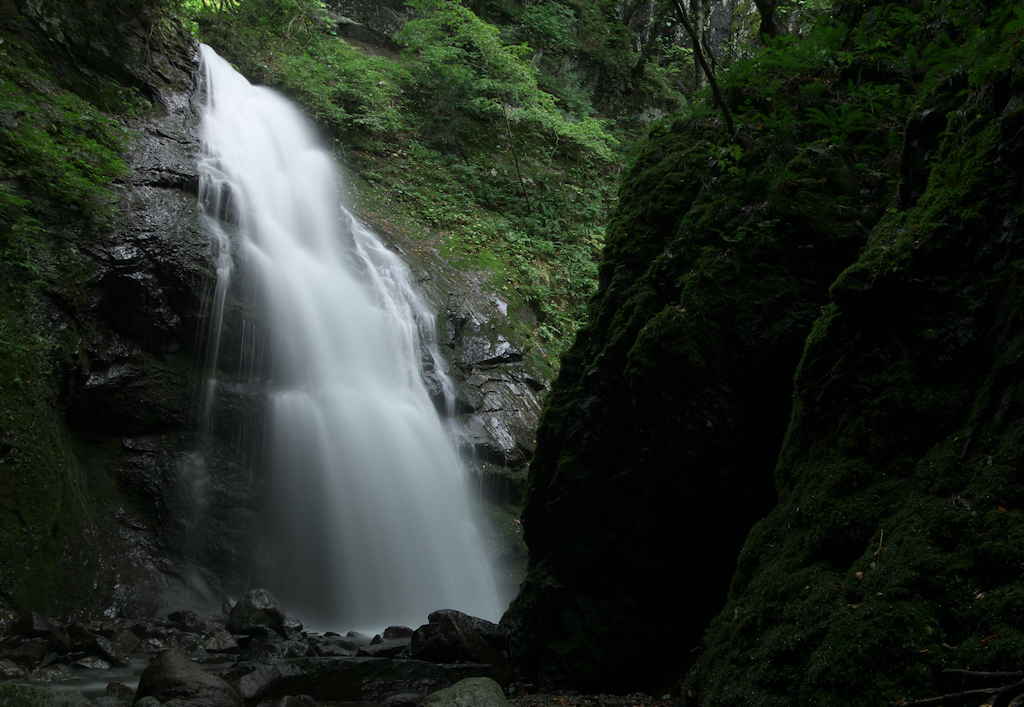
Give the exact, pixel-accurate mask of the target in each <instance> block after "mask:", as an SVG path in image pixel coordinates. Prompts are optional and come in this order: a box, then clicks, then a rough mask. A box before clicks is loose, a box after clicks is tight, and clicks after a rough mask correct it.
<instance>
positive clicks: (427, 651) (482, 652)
mask: <svg viewBox="0 0 1024 707" xmlns="http://www.w3.org/2000/svg"><path fill="white" fill-rule="evenodd" d="M427 618H428V621H429V622H430V623H427V624H424V625H423V626H420V627H419V628H418V629H416V631H415V632H414V633H413V634H412V641H411V645H410V655H411V656H412V657H413V658H414V659H417V660H428V661H431V662H434V663H482V664H485V665H490V666H492V667H493V668H494V669H495V670H496V671H497V673H498V675H499V676H500V677H498V679H499V680H500V682H502V683H505V684H508V683H510V682H511V681H512V679H513V677H514V669H513V668H512V664H511V661H509V659H508V656H507V655H505V654H503V653H501V652H500V651H499V650H498V649H497V648H495V646H494V645H492V644H491V643H490V642H488V639H490V640H493V641H495V642H497V640H498V639H499V638H500V639H501V640H504V637H503V636H502V634H501V633H500V631H499V629H498V628H497V626H495V625H494V624H491V623H490V622H487V621H483V620H482V619H477V618H474V617H472V616H467V615H466V614H463V613H461V612H458V611H454V610H442V611H435V612H433V613H431V614H430V616H429V617H427Z"/></svg>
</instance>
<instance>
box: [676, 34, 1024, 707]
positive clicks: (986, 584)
mask: <svg viewBox="0 0 1024 707" xmlns="http://www.w3.org/2000/svg"><path fill="white" fill-rule="evenodd" d="M1000 29H1002V28H1001V26H1000V27H998V28H997V31H998V30H1000ZM1001 39H1002V36H1001V35H999V37H998V38H997V40H996V41H997V42H999V40H1001ZM996 46H997V47H998V48H999V49H1003V48H1004V47H1005V48H1006V49H1009V45H1007V44H1001V43H997V44H996ZM1011 57H1012V58H1009V57H1007V56H1006V55H1003V56H1001V57H998V58H997V59H996V58H994V59H991V60H986V61H989V62H990V63H991V65H993V66H996V67H997V68H996V69H994V70H993V71H992V72H991V74H990V75H988V76H987V77H986V79H985V80H984V81H979V82H977V83H972V84H968V83H967V82H966V79H965V77H963V76H953V77H952V79H951V80H949V81H948V82H944V83H943V84H942V85H940V86H938V87H937V88H936V89H935V90H934V91H932V92H931V93H929V94H928V95H926V96H925V98H924V100H923V101H922V105H921V106H920V111H921V112H920V113H919V114H917V115H915V116H914V117H912V118H911V120H910V123H909V125H910V127H908V130H907V133H906V145H905V147H904V154H903V160H902V162H903V170H904V175H905V176H906V175H907V171H908V170H910V169H920V166H921V165H927V169H926V170H922V171H921V172H918V174H917V175H916V177H917V179H914V180H908V179H905V180H904V184H905V185H906V186H907V188H908V189H910V188H912V189H913V193H912V194H907V195H905V198H904V202H903V208H902V209H900V210H896V209H894V210H893V211H892V212H891V213H890V214H889V215H887V216H886V217H885V218H884V219H882V220H881V221H880V222H879V223H878V225H877V226H876V227H875V229H874V231H873V233H872V236H871V239H870V243H869V245H868V247H867V248H866V249H865V250H864V251H863V253H861V255H860V257H859V258H858V259H857V260H856V261H855V262H854V263H853V264H852V265H851V266H850V267H849V268H847V269H846V270H845V271H844V272H843V273H842V275H841V276H840V277H839V278H838V279H837V280H836V282H835V283H834V284H833V285H832V287H831V291H830V293H831V303H830V304H829V305H828V306H827V307H826V309H825V310H824V312H823V315H822V316H821V317H820V318H819V319H818V320H817V321H816V322H815V324H814V329H813V332H812V334H811V336H810V337H809V338H808V341H807V346H806V349H805V351H804V355H803V358H802V361H801V363H800V366H799V369H798V370H797V373H796V378H795V382H796V392H795V396H794V403H793V416H792V419H791V422H790V426H789V431H788V433H787V436H786V440H785V444H784V445H783V446H782V451H781V454H780V457H779V464H778V467H777V468H776V472H775V477H776V482H777V486H778V490H779V502H778V505H777V506H776V508H775V509H774V510H773V511H772V512H771V513H770V514H769V515H768V516H767V517H766V518H764V519H763V520H761V521H760V522H758V523H757V524H756V525H755V526H754V528H753V529H752V530H751V531H750V534H749V535H748V537H747V540H746V544H745V545H744V547H743V551H742V552H741V553H740V555H739V560H738V563H737V569H736V574H735V576H734V577H733V580H732V585H731V588H730V592H729V598H728V603H727V604H726V605H725V608H724V609H723V611H722V613H721V614H720V615H719V616H718V617H717V618H716V619H715V621H714V622H713V623H712V624H711V628H710V630H709V632H708V635H707V638H706V641H705V643H706V650H705V652H704V653H703V655H702V656H701V658H700V660H699V662H698V665H697V666H696V668H695V670H694V671H693V672H692V673H691V675H690V677H689V679H688V681H687V683H686V686H685V689H684V694H686V695H689V696H691V698H692V700H691V702H692V704H700V705H713V704H725V703H731V704H733V705H755V704H776V705H797V704H814V705H878V704H886V703H896V704H899V703H900V701H903V700H905V701H906V702H908V703H913V702H915V701H916V700H920V699H924V698H929V697H936V696H938V695H943V694H949V693H954V692H961V691H964V690H965V689H967V688H970V687H973V686H975V685H971V684H970V683H969V682H968V683H964V682H963V680H965V679H966V680H969V679H970V678H971V676H970V675H966V676H964V675H960V676H957V675H955V674H953V675H951V674H949V673H945V674H944V673H943V672H942V671H943V670H944V669H947V668H949V669H969V670H972V671H976V673H983V672H992V673H995V672H999V671H1014V670H1019V665H1020V656H1021V655H1022V653H1024V630H1022V629H1024V627H1022V625H1021V623H1020V620H1019V617H1020V616H1022V615H1024V613H1022V612H1024V584H1022V581H1021V572H1020V568H1021V566H1022V563H1024V551H1022V547H1024V546H1022V545H1021V544H1020V542H1019V541H1018V540H1017V539H1018V538H1020V537H1021V536H1022V534H1024V513H1022V512H1021V510H1020V509H1021V507H1022V503H1024V495H1022V489H1024V485H1022V476H1021V473H1022V472H1021V469H1022V468H1024V466H1022V463H1024V459H1022V454H1024V436H1022V425H1021V410H1022V409H1024V377H1022V370H1024V369H1022V368H1021V360H1022V359H1021V357H1022V355H1024V334H1022V332H1024V295H1022V293H1024V289H1022V285H1024V282H1022V279H1021V269H1020V264H1021V263H1022V262H1024V221H1022V220H1021V205H1022V204H1024V80H1022V77H1024V55H1022V54H1021V52H1020V50H1019V49H1017V50H1015V52H1014V53H1013V54H1012V55H1011ZM933 112H934V113H937V114H938V115H939V116H941V117H942V119H941V120H940V121H938V123H937V124H935V125H934V127H933V129H932V134H931V135H930V136H929V135H926V134H924V132H923V131H922V130H921V129H920V128H921V126H922V125H924V126H926V125H927V123H928V122H929V120H928V116H929V115H932V114H934V113H933ZM932 122H935V121H932ZM929 153H930V154H929ZM1011 675H1012V673H1007V674H1006V676H1005V677H1010V676H1011ZM975 678H977V675H975ZM1018 679H1019V678H1018ZM997 684H998V683H997ZM977 686H978V687H980V686H981V685H977ZM981 699H983V698H979V701H980V700H981ZM1004 703H1006V704H1008V703H1009V701H1008V697H1007V699H1006V701H1005V702H1004Z"/></svg>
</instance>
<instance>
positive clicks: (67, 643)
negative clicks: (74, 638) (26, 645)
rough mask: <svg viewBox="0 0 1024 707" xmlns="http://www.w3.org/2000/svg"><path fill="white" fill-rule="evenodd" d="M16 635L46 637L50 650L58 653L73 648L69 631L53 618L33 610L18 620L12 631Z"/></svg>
mask: <svg viewBox="0 0 1024 707" xmlns="http://www.w3.org/2000/svg"><path fill="white" fill-rule="evenodd" d="M10 632H11V633H12V634H13V635H15V636H23V637H25V638H44V639H46V644H47V646H48V647H49V648H50V650H52V651H54V652H56V653H67V652H68V650H70V649H71V638H70V637H69V636H68V633H67V631H65V630H64V629H63V628H61V627H60V625H59V624H58V623H57V622H56V621H54V620H53V619H49V618H47V617H45V616H43V615H42V614H37V613H36V612H34V611H32V612H29V613H28V614H26V615H25V616H24V617H22V619H21V620H19V621H18V622H16V623H15V624H14V625H13V626H12V627H11V631H10Z"/></svg>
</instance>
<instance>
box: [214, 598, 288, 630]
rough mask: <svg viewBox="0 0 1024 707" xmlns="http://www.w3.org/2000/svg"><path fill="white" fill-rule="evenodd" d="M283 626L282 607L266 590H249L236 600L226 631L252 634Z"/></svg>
mask: <svg viewBox="0 0 1024 707" xmlns="http://www.w3.org/2000/svg"><path fill="white" fill-rule="evenodd" d="M283 625H284V607H282V606H281V603H280V602H279V601H278V600H277V598H276V597H275V596H274V595H273V594H271V593H270V591H269V590H267V589H251V590H249V591H248V592H246V594H245V596H243V597H242V598H241V599H239V600H238V603H237V604H235V606H234V608H232V609H231V614H230V615H228V627H227V628H228V631H230V632H231V633H253V632H254V629H258V628H260V627H262V628H269V629H273V630H276V629H278V628H280V627H281V626H283Z"/></svg>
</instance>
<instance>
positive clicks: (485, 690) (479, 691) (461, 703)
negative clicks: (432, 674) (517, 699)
mask: <svg viewBox="0 0 1024 707" xmlns="http://www.w3.org/2000/svg"><path fill="white" fill-rule="evenodd" d="M423 707H508V700H507V699H505V693H504V692H503V691H502V689H501V685H499V684H498V683H496V682H494V681H493V680H491V679H490V678H466V679H465V680H460V681H459V682H457V683H455V684H454V685H452V686H451V687H446V688H445V689H443V690H438V691H437V692H432V693H431V694H429V695H427V697H426V699H424V700H423Z"/></svg>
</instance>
